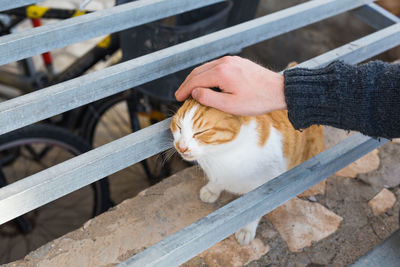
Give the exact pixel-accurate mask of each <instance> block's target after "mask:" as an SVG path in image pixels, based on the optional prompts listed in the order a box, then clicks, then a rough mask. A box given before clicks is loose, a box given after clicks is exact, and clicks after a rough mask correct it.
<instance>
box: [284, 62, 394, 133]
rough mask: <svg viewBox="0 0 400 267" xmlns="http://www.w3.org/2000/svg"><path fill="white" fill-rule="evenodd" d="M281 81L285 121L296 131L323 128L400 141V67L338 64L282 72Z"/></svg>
mask: <svg viewBox="0 0 400 267" xmlns="http://www.w3.org/2000/svg"><path fill="white" fill-rule="evenodd" d="M284 78H285V97H286V103H287V107H288V115H289V120H290V121H291V123H292V124H293V126H294V127H295V128H296V129H304V128H307V127H309V126H311V125H313V124H321V125H330V126H333V127H337V128H341V129H345V130H356V131H359V132H361V133H363V134H365V135H369V136H373V137H386V138H394V137H400V64H388V63H384V62H381V61H372V62H369V63H366V64H363V65H359V66H352V65H347V64H344V63H343V62H339V61H336V62H333V63H331V64H330V65H328V66H326V67H324V68H321V69H315V70H310V69H303V68H294V69H290V70H286V71H285V72H284Z"/></svg>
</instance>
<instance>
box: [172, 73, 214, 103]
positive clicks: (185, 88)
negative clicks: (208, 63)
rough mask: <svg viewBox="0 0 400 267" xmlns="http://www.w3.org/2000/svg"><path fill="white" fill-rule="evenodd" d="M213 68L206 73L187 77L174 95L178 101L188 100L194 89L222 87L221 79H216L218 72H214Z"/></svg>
mask: <svg viewBox="0 0 400 267" xmlns="http://www.w3.org/2000/svg"><path fill="white" fill-rule="evenodd" d="M214 68H215V67H212V68H211V69H208V70H206V71H203V72H200V73H198V74H197V75H189V76H188V77H187V79H186V80H185V82H184V83H183V84H182V85H181V86H180V87H179V89H178V91H176V93H175V97H176V99H177V100H178V101H182V100H185V99H186V98H188V97H189V96H190V95H191V93H192V91H193V90H194V89H195V88H199V87H202V88H211V87H219V88H221V87H222V84H221V79H220V77H218V72H216V71H215V70H214ZM221 89H222V88H221Z"/></svg>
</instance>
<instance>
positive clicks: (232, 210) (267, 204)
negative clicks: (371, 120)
mask: <svg viewBox="0 0 400 267" xmlns="http://www.w3.org/2000/svg"><path fill="white" fill-rule="evenodd" d="M385 142H387V140H383V139H382V140H381V141H378V140H376V139H372V138H369V137H367V136H363V135H361V134H355V135H353V136H350V137H349V138H347V139H345V140H344V141H342V142H341V143H339V144H338V145H336V146H334V147H332V148H330V149H328V150H326V151H324V152H322V153H320V154H318V155H317V156H315V157H313V158H312V159H310V160H308V161H306V162H304V163H302V164H301V165H299V166H297V167H295V168H293V169H291V170H289V171H287V172H286V173H284V174H282V175H280V176H278V177H276V178H274V179H273V180H271V181H269V182H267V183H265V184H264V185H262V186H261V187H259V188H257V189H255V190H253V191H252V192H250V193H247V194H245V195H243V196H242V197H240V198H239V199H237V200H235V201H233V202H231V203H229V204H227V205H226V206H224V207H222V208H220V209H218V210H217V211H215V212H213V213H211V214H210V215H208V216H206V217H204V218H202V219H200V220H199V221H197V222H195V223H193V224H191V225H190V226H188V227H186V228H184V229H183V230H181V231H179V232H177V233H175V234H173V235H171V236H169V237H167V238H166V239H164V240H162V241H160V242H159V243H157V244H156V245H153V246H152V247H150V248H148V249H146V250H144V251H143V252H141V253H139V254H137V255H135V256H133V257H132V258H130V259H128V260H127V261H126V262H124V263H122V264H120V265H119V266H130V267H134V266H138V267H142V266H178V265H180V264H182V263H184V262H186V261H187V260H189V259H190V258H192V257H194V256H195V255H197V254H198V253H200V252H202V251H203V250H205V249H207V248H209V247H211V246H212V245H214V244H215V243H217V242H219V241H221V240H222V239H224V238H226V237H228V236H229V235H231V234H233V233H234V232H236V231H238V230H239V229H240V228H241V227H243V226H244V225H246V224H248V223H250V222H252V221H254V220H256V219H257V218H260V217H261V216H263V215H264V214H266V213H268V212H270V211H272V210H274V209H275V208H277V207H278V206H280V205H282V204H283V203H285V202H286V201H288V200H289V199H291V198H293V197H294V196H296V195H298V194H300V193H302V192H304V191H305V190H307V189H308V188H310V187H311V186H313V185H315V184H317V183H319V182H320V181H322V180H323V179H325V178H326V177H328V176H330V175H332V174H334V173H335V172H336V171H338V170H340V169H342V168H343V167H345V166H346V165H348V164H349V163H350V162H352V161H354V160H356V159H358V158H360V157H362V156H363V155H365V154H366V153H368V152H370V151H372V150H373V149H375V148H377V147H379V146H381V145H382V144H384V143H385Z"/></svg>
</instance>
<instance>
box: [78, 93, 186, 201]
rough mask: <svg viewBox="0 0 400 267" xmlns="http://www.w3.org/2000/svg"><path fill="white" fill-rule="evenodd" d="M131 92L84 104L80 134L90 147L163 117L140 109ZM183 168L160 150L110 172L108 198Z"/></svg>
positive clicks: (130, 194)
mask: <svg viewBox="0 0 400 267" xmlns="http://www.w3.org/2000/svg"><path fill="white" fill-rule="evenodd" d="M131 94H132V92H125V93H123V94H118V95H115V96H112V97H109V98H106V99H104V100H101V101H97V102H95V103H93V104H91V105H89V106H88V109H87V111H86V113H85V116H84V119H83V126H84V127H83V129H82V136H84V138H85V139H86V140H88V141H89V142H90V143H91V144H92V146H93V147H98V146H101V145H103V144H106V143H109V142H111V141H113V140H116V139H118V138H121V137H123V136H125V135H127V134H130V133H132V132H133V131H135V130H138V129H140V128H144V127H146V126H148V125H150V124H152V123H155V122H158V121H161V120H162V119H164V115H163V114H162V113H161V112H159V111H154V110H153V111H151V112H147V113H146V112H143V111H142V110H141V108H140V106H141V105H143V103H140V102H141V101H140V100H141V99H139V101H135V100H132V95H131ZM137 99H138V98H137ZM132 109H134V110H132ZM132 129H134V130H132ZM184 167H187V165H186V163H184V162H183V161H182V160H181V159H180V158H178V157H175V155H173V156H172V157H170V155H168V153H160V154H158V155H155V156H153V157H150V158H148V159H146V160H144V161H142V162H140V163H137V164H134V165H132V166H130V167H128V168H125V169H124V170H121V171H119V172H117V173H115V174H113V175H110V179H109V182H110V195H111V199H112V200H113V201H114V202H115V203H120V202H122V201H123V200H124V199H127V198H131V197H133V196H135V195H136V194H137V193H139V192H140V191H142V190H144V189H145V188H147V187H148V186H150V185H152V184H155V183H157V182H159V181H160V180H162V179H163V178H165V177H167V176H169V175H171V174H172V173H173V172H176V171H177V170H180V169H183V168H184ZM146 168H147V170H146Z"/></svg>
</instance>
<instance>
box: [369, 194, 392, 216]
mask: <svg viewBox="0 0 400 267" xmlns="http://www.w3.org/2000/svg"><path fill="white" fill-rule="evenodd" d="M395 202H396V197H395V195H394V194H393V193H392V192H390V191H389V190H387V189H386V188H384V189H382V191H381V192H379V193H378V194H377V195H376V196H374V198H373V199H371V200H370V201H369V202H368V205H369V207H370V208H371V209H372V212H373V213H374V215H375V216H379V215H380V214H382V213H384V212H386V211H388V210H390V209H391V208H392V207H393V205H394V203H395Z"/></svg>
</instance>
